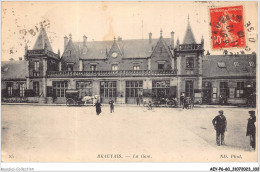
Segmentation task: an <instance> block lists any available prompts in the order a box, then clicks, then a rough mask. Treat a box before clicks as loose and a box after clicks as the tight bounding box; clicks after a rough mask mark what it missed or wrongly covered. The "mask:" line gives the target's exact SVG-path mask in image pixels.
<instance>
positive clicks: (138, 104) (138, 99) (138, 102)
mask: <svg viewBox="0 0 260 172" xmlns="http://www.w3.org/2000/svg"><path fill="white" fill-rule="evenodd" d="M136 104H137V106H140V98H139V97H136Z"/></svg>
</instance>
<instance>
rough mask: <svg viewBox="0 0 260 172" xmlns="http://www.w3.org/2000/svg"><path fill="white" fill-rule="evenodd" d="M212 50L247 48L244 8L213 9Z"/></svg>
mask: <svg viewBox="0 0 260 172" xmlns="http://www.w3.org/2000/svg"><path fill="white" fill-rule="evenodd" d="M209 10H210V23H211V41H212V49H213V50H217V49H222V48H234V47H237V48H242V47H245V46H246V39H245V30H244V15H243V6H233V7H220V8H211V9H209Z"/></svg>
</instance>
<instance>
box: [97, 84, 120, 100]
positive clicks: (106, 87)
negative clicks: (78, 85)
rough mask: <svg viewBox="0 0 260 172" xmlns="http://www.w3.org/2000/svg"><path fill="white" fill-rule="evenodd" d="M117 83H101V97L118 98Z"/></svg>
mask: <svg viewBox="0 0 260 172" xmlns="http://www.w3.org/2000/svg"><path fill="white" fill-rule="evenodd" d="M116 87H117V85H116V81H101V82H100V94H101V97H110V98H112V97H116Z"/></svg>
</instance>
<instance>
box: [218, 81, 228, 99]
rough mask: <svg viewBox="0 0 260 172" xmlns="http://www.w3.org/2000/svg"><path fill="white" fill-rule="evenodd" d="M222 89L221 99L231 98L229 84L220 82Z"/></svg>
mask: <svg viewBox="0 0 260 172" xmlns="http://www.w3.org/2000/svg"><path fill="white" fill-rule="evenodd" d="M219 89H220V98H228V97H229V90H228V83H227V82H220V83H219Z"/></svg>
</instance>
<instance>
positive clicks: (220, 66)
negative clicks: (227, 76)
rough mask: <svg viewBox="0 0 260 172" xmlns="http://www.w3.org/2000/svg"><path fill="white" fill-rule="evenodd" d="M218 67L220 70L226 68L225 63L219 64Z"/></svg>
mask: <svg viewBox="0 0 260 172" xmlns="http://www.w3.org/2000/svg"><path fill="white" fill-rule="evenodd" d="M218 67H219V68H225V67H226V64H225V62H218Z"/></svg>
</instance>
